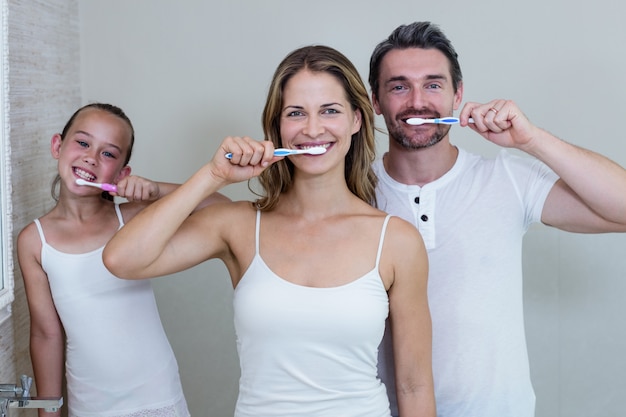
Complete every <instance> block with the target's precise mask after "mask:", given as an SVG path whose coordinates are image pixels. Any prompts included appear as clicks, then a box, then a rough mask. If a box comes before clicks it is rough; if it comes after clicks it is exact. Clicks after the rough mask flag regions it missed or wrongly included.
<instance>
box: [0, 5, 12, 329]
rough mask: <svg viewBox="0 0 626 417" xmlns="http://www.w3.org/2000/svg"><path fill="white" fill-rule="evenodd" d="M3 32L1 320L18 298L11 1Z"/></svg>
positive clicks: (0, 76)
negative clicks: (11, 117) (11, 122)
mask: <svg viewBox="0 0 626 417" xmlns="http://www.w3.org/2000/svg"><path fill="white" fill-rule="evenodd" d="M0 7H1V13H2V16H1V18H2V21H1V23H2V31H1V33H0V36H1V37H2V39H0V59H1V60H2V61H1V62H0V147H1V151H2V152H1V154H0V155H2V157H1V158H0V204H1V207H0V208H1V210H2V216H1V218H0V236H1V238H0V239H1V240H0V246H1V253H0V256H1V257H2V258H1V259H0V263H1V265H2V276H1V277H0V278H1V279H2V285H0V323H1V322H3V321H4V320H5V319H6V318H8V317H9V316H10V315H11V303H12V302H13V300H14V299H15V294H14V292H13V288H14V281H13V279H14V264H13V222H12V220H11V219H12V205H11V191H12V190H11V169H10V168H11V146H10V141H9V133H10V125H9V120H8V115H9V94H8V91H9V77H8V74H9V71H8V69H9V60H8V52H9V48H8V21H7V17H8V10H7V9H8V3H7V1H6V0H2V1H1V2H0Z"/></svg>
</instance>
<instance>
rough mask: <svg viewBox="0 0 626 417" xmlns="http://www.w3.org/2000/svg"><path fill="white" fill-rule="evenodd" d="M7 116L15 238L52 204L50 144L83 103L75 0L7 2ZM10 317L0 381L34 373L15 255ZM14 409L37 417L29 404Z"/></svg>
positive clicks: (1, 331)
mask: <svg viewBox="0 0 626 417" xmlns="http://www.w3.org/2000/svg"><path fill="white" fill-rule="evenodd" d="M8 5H9V8H8V10H9V15H8V29H9V102H10V111H9V122H10V138H9V140H10V143H11V150H12V156H11V173H12V186H13V192H12V194H11V198H12V200H13V230H14V236H13V241H15V237H16V236H17V233H18V232H19V231H20V230H21V229H22V228H23V227H24V226H25V225H26V224H27V223H29V222H30V221H32V220H33V219H34V218H35V217H38V216H40V215H42V214H43V213H44V212H46V211H47V210H49V209H50V208H52V202H53V201H52V198H51V197H50V191H49V190H50V183H51V181H52V178H53V176H54V173H55V164H54V160H53V159H52V157H51V156H50V152H49V147H48V146H49V143H50V138H51V137H52V134H54V133H55V132H57V131H59V130H60V129H61V128H62V127H63V123H65V120H66V119H67V118H68V117H69V114H71V112H73V110H74V109H75V108H76V107H77V106H79V105H80V103H81V98H80V83H79V79H80V66H79V62H80V59H79V52H80V47H79V33H78V27H79V25H78V4H77V2H76V0H38V1H23V0H9V1H8ZM15 269H16V271H15V301H14V303H13V305H12V307H13V314H12V316H11V317H10V318H9V319H8V320H7V321H5V322H4V323H2V325H1V326H0V382H3V383H4V382H6V383H17V382H18V381H19V375H21V374H28V375H31V376H32V368H31V364H30V356H29V352H28V341H29V316H28V308H27V305H26V299H25V295H24V285H23V282H22V279H21V276H20V275H19V268H17V261H15ZM11 415H24V416H36V415H37V411H36V410H34V409H30V410H22V411H20V412H19V413H18V412H17V410H12V414H11Z"/></svg>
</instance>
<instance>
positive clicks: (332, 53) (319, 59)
mask: <svg viewBox="0 0 626 417" xmlns="http://www.w3.org/2000/svg"><path fill="white" fill-rule="evenodd" d="M305 69H306V70H309V71H312V72H325V73H328V74H330V75H332V76H334V77H335V78H336V79H337V80H339V82H340V83H341V85H343V87H344V90H345V92H346V96H347V98H348V101H349V102H350V105H351V106H352V109H353V110H354V111H360V112H361V115H362V117H361V119H362V121H361V128H360V129H359V131H358V132H356V133H355V134H354V135H352V144H351V146H350V150H349V151H348V154H347V155H346V165H345V177H346V183H347V185H348V188H349V189H350V191H351V192H352V193H353V194H354V195H356V196H357V197H359V198H360V199H362V200H363V201H365V202H367V203H369V204H375V203H376V194H375V191H374V190H375V188H376V182H377V178H376V175H375V174H374V171H373V170H372V162H373V161H374V158H375V157H376V145H375V137H374V110H373V108H372V104H371V102H370V99H369V96H368V94H367V89H366V88H365V85H364V84H363V81H362V80H361V77H360V76H359V73H358V71H357V70H356V68H355V67H354V65H353V64H352V62H350V60H349V59H348V58H346V57H345V56H344V55H343V54H341V53H340V52H339V51H337V50H335V49H333V48H330V47H328V46H323V45H313V46H306V47H303V48H299V49H296V50H295V51H293V52H291V53H290V54H289V55H287V57H285V59H283V61H282V62H281V63H280V65H279V66H278V68H277V69H276V72H275V73H274V77H273V78H272V83H271V85H270V88H269V92H268V95H267V101H266V103H265V109H264V110H263V132H264V133H265V140H270V141H272V143H273V144H274V146H275V147H277V148H278V147H282V141H281V137H280V119H281V111H282V108H283V91H284V88H285V85H286V84H287V81H289V79H291V77H293V76H294V75H295V74H297V73H298V72H299V71H302V70H305ZM293 172H294V166H293V163H292V162H291V161H289V159H288V158H285V159H283V160H281V161H279V162H277V163H275V164H273V165H271V166H270V167H269V168H268V169H266V170H265V171H263V173H262V174H261V175H260V176H259V182H260V184H261V186H262V187H263V190H264V191H265V195H263V196H261V197H260V198H259V199H258V200H257V207H258V208H259V209H261V210H271V209H273V208H274V207H275V206H276V204H277V203H278V200H279V198H280V195H281V193H283V192H285V191H288V190H289V189H290V188H291V187H292V185H293Z"/></svg>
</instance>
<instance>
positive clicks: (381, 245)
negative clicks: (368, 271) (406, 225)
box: [376, 214, 391, 270]
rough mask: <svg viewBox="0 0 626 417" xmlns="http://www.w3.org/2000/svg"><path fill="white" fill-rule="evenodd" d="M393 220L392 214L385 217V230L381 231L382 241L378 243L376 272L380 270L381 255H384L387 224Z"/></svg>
mask: <svg viewBox="0 0 626 417" xmlns="http://www.w3.org/2000/svg"><path fill="white" fill-rule="evenodd" d="M390 218H391V214H388V215H387V217H385V221H384V222H383V228H382V230H381V231H380V240H379V242H378V252H377V253H376V270H378V264H379V263H380V255H381V254H382V253H383V242H384V241H385V232H386V231H387V223H389V219H390Z"/></svg>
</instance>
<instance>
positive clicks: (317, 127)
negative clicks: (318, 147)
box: [303, 116, 324, 137]
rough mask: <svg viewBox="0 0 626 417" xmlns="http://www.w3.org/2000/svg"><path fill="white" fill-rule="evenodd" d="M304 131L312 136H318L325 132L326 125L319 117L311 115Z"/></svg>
mask: <svg viewBox="0 0 626 417" xmlns="http://www.w3.org/2000/svg"><path fill="white" fill-rule="evenodd" d="M303 133H304V134H305V135H307V136H310V137H317V136H319V135H321V134H322V133H324V125H323V124H322V122H321V120H319V118H318V117H316V116H312V117H309V118H307V121H306V125H305V127H304V132H303Z"/></svg>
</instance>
